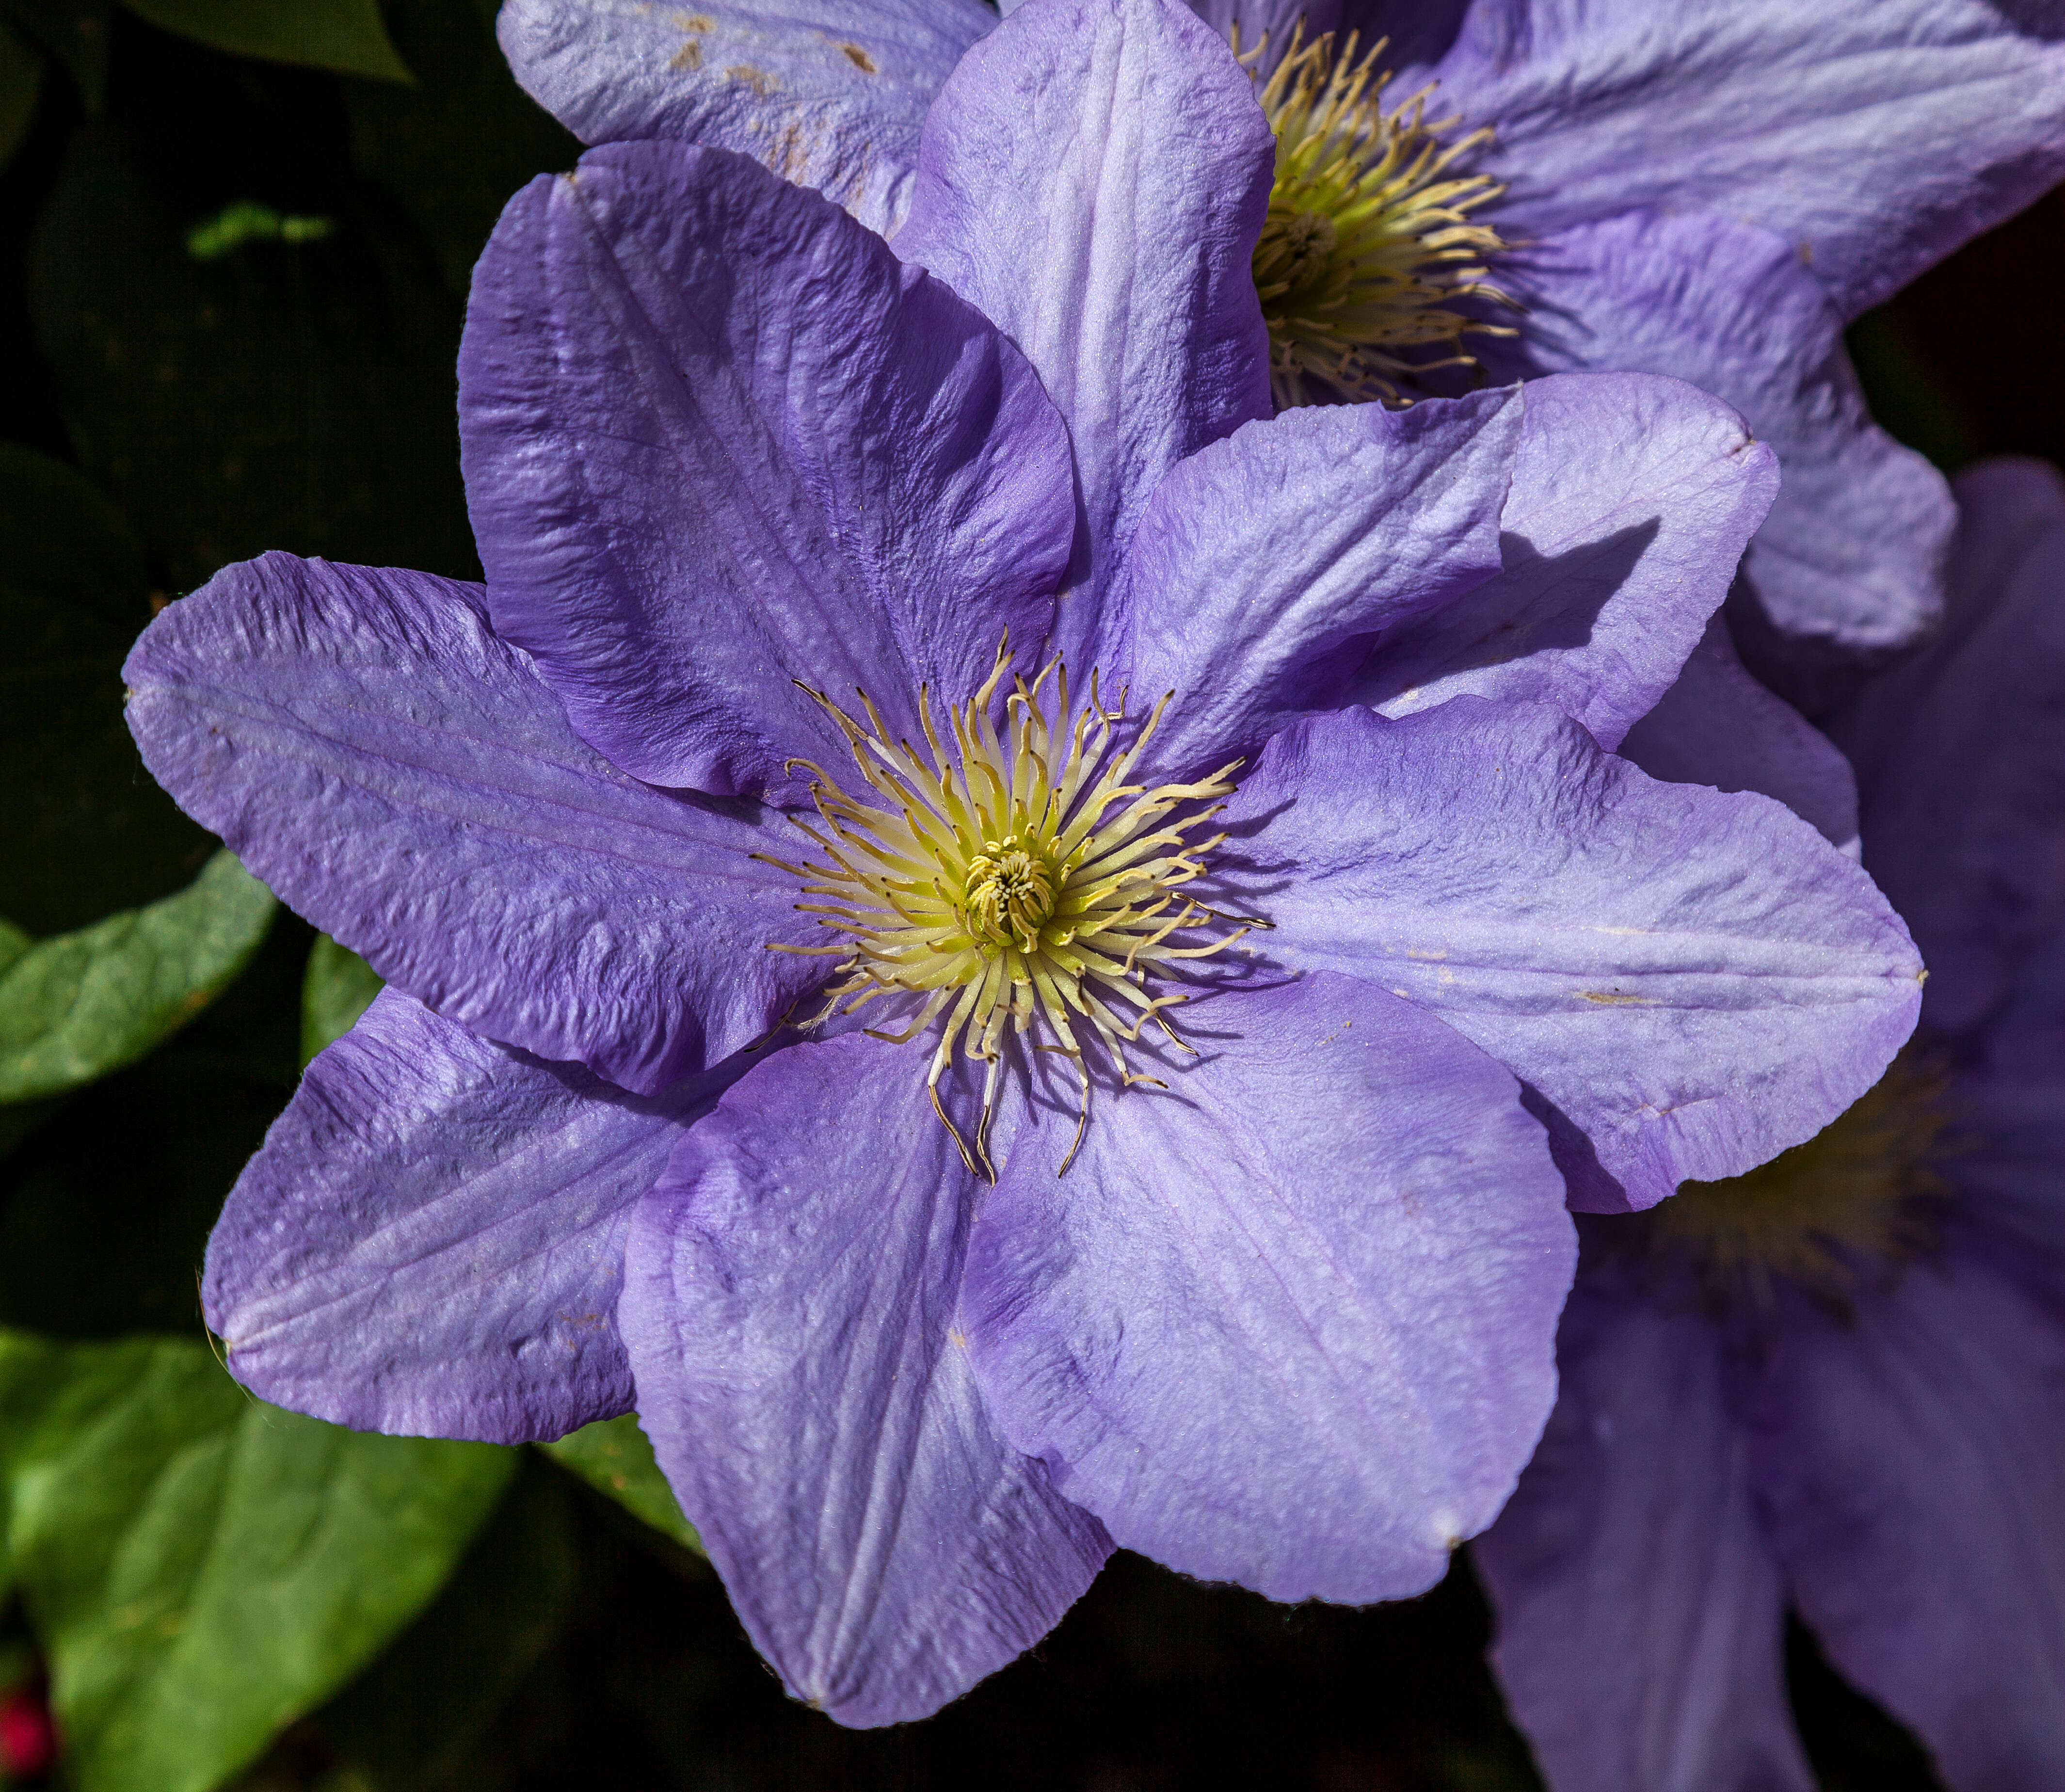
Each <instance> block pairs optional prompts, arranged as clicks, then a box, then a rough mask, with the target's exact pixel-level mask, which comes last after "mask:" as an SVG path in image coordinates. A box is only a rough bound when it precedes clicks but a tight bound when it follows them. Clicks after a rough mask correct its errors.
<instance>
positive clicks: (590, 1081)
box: [203, 989, 738, 1443]
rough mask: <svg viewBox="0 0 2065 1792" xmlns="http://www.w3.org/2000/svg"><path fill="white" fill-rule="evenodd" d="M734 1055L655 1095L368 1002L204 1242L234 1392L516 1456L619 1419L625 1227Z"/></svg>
mask: <svg viewBox="0 0 2065 1792" xmlns="http://www.w3.org/2000/svg"><path fill="white" fill-rule="evenodd" d="M737 1074H738V1060H736V1059H733V1060H732V1061H731V1062H730V1063H729V1064H728V1065H726V1066H724V1067H722V1068H721V1069H720V1070H717V1071H715V1072H713V1073H710V1074H708V1075H705V1076H704V1077H701V1078H696V1079H694V1080H693V1081H691V1082H685V1083H681V1084H678V1085H677V1086H675V1087H674V1088H673V1089H672V1090H669V1092H668V1093H667V1094H665V1095H664V1096H661V1097H660V1098H657V1099H655V1100H641V1099H640V1098H636V1097H634V1096H631V1095H627V1094H624V1091H623V1090H620V1089H616V1088H613V1087H612V1086H610V1085H609V1084H608V1083H606V1082H601V1081H600V1079H598V1078H596V1077H593V1076H592V1075H590V1074H588V1072H586V1071H584V1070H580V1069H579V1068H577V1067H576V1066H571V1065H552V1064H544V1063H541V1062H539V1060H537V1059H535V1058H531V1057H530V1056H528V1055H527V1054H523V1053H519V1052H511V1051H510V1050H507V1049H506V1048H505V1047H503V1046H493V1045H490V1044H489V1043H488V1042H487V1041H485V1040H483V1039H479V1038H475V1037H474V1035H473V1034H470V1033H468V1032H467V1030H466V1029H464V1028H463V1027H460V1026H455V1025H453V1024H452V1023H451V1021H442V1020H439V1019H438V1017H437V1016H436V1015H434V1014H433V1013H430V1010H429V1009H426V1008H425V1007H424V1006H423V1005H422V1003H420V1002H418V1001H414V1000H412V999H411V998H410V997H407V996H404V995H402V994H400V993H398V992H397V991H394V990H391V989H390V990H387V991H385V992H383V993H382V994H381V995H380V997H378V999H377V1000H376V1001H374V1005H373V1006H372V1007H371V1008H370V1009H368V1010H367V1011H366V1014H365V1015H364V1016H363V1017H362V1018H361V1020H360V1021H359V1022H358V1025H356V1026H354V1028H353V1029H352V1030H351V1031H350V1033H348V1034H346V1035H345V1037H344V1038H341V1039H340V1040H339V1041H337V1043H336V1044H335V1045H333V1046H331V1047H329V1050H326V1051H325V1052H323V1053H321V1054H320V1055H319V1056H318V1057H317V1058H316V1060H315V1062H313V1064H311V1065H310V1066H309V1069H308V1074H306V1075H305V1077H304V1078H302V1079H301V1088H300V1090H298V1091H297V1093H296V1094H295V1096H294V1098H293V1102H290V1103H289V1106H288V1108H287V1110H286V1112H285V1113H284V1114H281V1116H280V1118H278V1119H277V1121H275V1122H274V1123H273V1130H272V1131H271V1132H270V1133H269V1134H268V1135H266V1139H265V1148H264V1149H263V1150H262V1151H260V1152H259V1154H258V1155H257V1156H256V1157H255V1158H253V1159H252V1160H251V1162H250V1163H249V1166H248V1167H246V1168H245V1170H244V1174H243V1175H241V1176H240V1177H239V1178H238V1179H237V1183H236V1187H235V1188H234V1189H233V1190H232V1191H231V1192H230V1196H229V1204H228V1207H225V1208H224V1211H223V1216H222V1219H221V1221H220V1224H218V1225H217V1226H216V1229H215V1236H213V1237H212V1238H211V1239H210V1240H208V1271H207V1276H206V1280H205V1283H204V1293H203V1305H204V1307H205V1308H206V1310H207V1313H208V1325H209V1326H210V1328H211V1329H213V1330H214V1331H216V1333H219V1334H220V1336H221V1337H222V1339H223V1341H224V1344H225V1345H226V1346H227V1347H228V1355H229V1365H230V1367H231V1369H232V1370H234V1371H235V1373H236V1378H237V1379H238V1380H239V1381H241V1382H243V1383H244V1385H245V1386H246V1387H248V1388H249V1389H250V1390H252V1391H253V1393H254V1394H259V1395H261V1396H262V1397H263V1398H265V1399H267V1400H270V1401H273V1402H275V1403H277V1405H280V1406H286V1407H289V1408H291V1409H292V1410H294V1411H296V1412H301V1413H312V1414H314V1415H315V1416H316V1417H317V1418H326V1419H329V1420H330V1421H331V1422H333V1423H335V1424H338V1425H348V1426H351V1427H353V1429H354V1430H361V1431H387V1432H392V1433H398V1434H403V1435H408V1436H423V1437H434V1438H482V1439H485V1440H486V1441H487V1442H494V1443H522V1442H526V1441H527V1440H529V1439H531V1438H556V1437H560V1436H562V1435H564V1434H565V1433H567V1432H568V1431H572V1430H576V1428H577V1427H579V1426H583V1425H585V1424H587V1423H588V1422H589V1421H590V1420H591V1419H596V1418H610V1417H612V1416H613V1415H614V1414H618V1413H621V1412H624V1411H626V1410H628V1409H629V1407H630V1405H631V1365H630V1363H629V1361H628V1360H627V1358H626V1357H625V1356H624V1346H623V1345H622V1343H621V1342H620V1341H619V1339H618V1337H617V1335H616V1317H615V1315H616V1296H617V1292H618V1290H619V1288H620V1286H621V1284H622V1278H623V1260H624V1230H625V1228H626V1227H627V1226H628V1224H629V1223H630V1218H631V1208H632V1203H634V1202H636V1200H637V1199H638V1198H639V1197H640V1196H641V1195H643V1194H645V1191H647V1190H648V1189H649V1188H650V1187H652V1186H653V1180H654V1179H655V1178H657V1176H658V1175H659V1174H660V1172H661V1170H662V1169H664V1168H665V1166H666V1162H667V1156H668V1154H669V1152H670V1151H672V1150H673V1147H674V1144H675V1142H676V1141H677V1139H679V1138H680V1137H681V1131H682V1129H683V1128H684V1127H687V1126H688V1125H689V1124H690V1123H692V1122H693V1120H694V1119H695V1118H697V1115H698V1114H701V1113H703V1112H705V1111H706V1110H708V1109H709V1107H710V1106H712V1105H713V1103H714V1102H715V1101H716V1098H717V1090H720V1089H721V1088H722V1087H723V1086H724V1085H725V1084H726V1083H728V1082H730V1081H731V1080H732V1078H733V1077H735V1076H736V1075H737Z"/></svg>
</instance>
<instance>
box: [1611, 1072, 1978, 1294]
mask: <svg viewBox="0 0 2065 1792" xmlns="http://www.w3.org/2000/svg"><path fill="white" fill-rule="evenodd" d="M1948 1080H1949V1079H1948V1078H1947V1077H1946V1074H1944V1072H1943V1071H1942V1069H1941V1068H1940V1067H1938V1066H1935V1065H1934V1064H1932V1063H1931V1062H1929V1061H1928V1060H1927V1059H1926V1058H1924V1057H1922V1056H1920V1055H1918V1054H1916V1053H1915V1052H1914V1051H1913V1049H1912V1048H1910V1049H1909V1050H1907V1051H1904V1052H1902V1053H1901V1055H1900V1056H1899V1057H1898V1058H1896V1059H1895V1060H1894V1061H1893V1065H1892V1066H1891V1067H1890V1068H1889V1070H1887V1071H1886V1073H1885V1075H1884V1076H1883V1077H1882V1078H1880V1079H1879V1081H1878V1082H1877V1083H1876V1084H1875V1085H1874V1086H1873V1087H1872V1088H1870V1089H1869V1090H1866V1091H1865V1094H1863V1095H1862V1096H1861V1097H1860V1098H1858V1099H1857V1101H1856V1102H1853V1103H1852V1104H1851V1106H1849V1108H1848V1109H1847V1110H1845V1112H1844V1113H1842V1114H1839V1115H1838V1116H1837V1118H1835V1119H1834V1120H1833V1121H1831V1122H1830V1123H1829V1125H1827V1126H1826V1127H1823V1128H1822V1129H1821V1131H1820V1132H1818V1133H1816V1135H1814V1136H1813V1137H1812V1139H1808V1141H1807V1142H1806V1143H1805V1144H1804V1145H1796V1146H1794V1147H1792V1150H1790V1151H1784V1152H1781V1153H1780V1155H1778V1156H1776V1157H1775V1158H1773V1159H1772V1160H1771V1161H1770V1162H1769V1163H1765V1164H1761V1165H1760V1166H1759V1167H1757V1168H1756V1169H1754V1170H1752V1171H1748V1172H1746V1173H1745V1174H1744V1175H1740V1176H1731V1177H1729V1178H1728V1179H1726V1180H1725V1181H1722V1182H1711V1183H1699V1182H1688V1183H1686V1184H1685V1185H1684V1186H1683V1187H1682V1188H1681V1189H1679V1191H1678V1193H1677V1194H1675V1195H1673V1196H1672V1197H1671V1199H1669V1200H1667V1201H1665V1202H1663V1203H1660V1204H1659V1206H1657V1207H1653V1208H1651V1210H1650V1211H1649V1212H1647V1213H1644V1214H1642V1215H1639V1216H1637V1218H1636V1219H1635V1220H1634V1221H1632V1222H1614V1228H1615V1230H1616V1232H1618V1230H1619V1229H1620V1228H1622V1227H1623V1226H1625V1227H1626V1228H1627V1237H1628V1239H1629V1240H1630V1242H1639V1244H1641V1245H1642V1246H1643V1247H1644V1248H1645V1249H1646V1250H1647V1252H1648V1254H1650V1255H1651V1256H1652V1257H1654V1258H1656V1259H1659V1260H1676V1261H1679V1262H1683V1263H1687V1264H1690V1265H1691V1267H1692V1268H1694V1269H1695V1272H1697V1274H1698V1275H1699V1279H1700V1281H1701V1284H1702V1285H1703V1291H1704V1293H1705V1295H1706V1296H1707V1299H1708V1300H1709V1301H1710V1302H1711V1303H1713V1304H1715V1305H1726V1306H1738V1305H1748V1306H1749V1307H1752V1308H1755V1309H1768V1308H1769V1307H1770V1305H1772V1302H1773V1301H1774V1300H1775V1299H1776V1295H1777V1291H1778V1288H1779V1285H1780V1284H1782V1283H1790V1284H1793V1285H1794V1286H1796V1287H1799V1288H1804V1289H1806V1290H1807V1291H1808V1292H1809V1293H1811V1294H1812V1295H1814V1296H1816V1298H1817V1299H1819V1300H1821V1301H1823V1302H1824V1303H1825V1304H1828V1305H1833V1306H1836V1307H1838V1308H1840V1307H1841V1306H1843V1305H1845V1304H1846V1303H1847V1301H1848V1300H1849V1296H1850V1294H1851V1293H1852V1292H1853V1289H1854V1288H1855V1287H1856V1285H1857V1280H1858V1277H1859V1276H1860V1275H1861V1274H1865V1273H1869V1272H1872V1271H1873V1269H1875V1268H1885V1267H1887V1266H1889V1265H1893V1264H1898V1263H1900V1262H1901V1261H1903V1260H1905V1259H1907V1258H1909V1257H1912V1256H1918V1255H1920V1254H1922V1252H1926V1251H1928V1250H1930V1248H1933V1247H1934V1243H1935V1228H1934V1216H1935V1213H1936V1212H1937V1211H1938V1209H1939V1208H1940V1207H1942V1203H1944V1201H1945V1200H1946V1199H1948V1197H1949V1195H1950V1185H1949V1183H1946V1181H1945V1180H1944V1179H1943V1177H1942V1175H1941V1173H1940V1172H1939V1171H1938V1168H1937V1167H1936V1166H1937V1165H1938V1163H1941V1162H1942V1159H1944V1157H1945V1156H1946V1155H1947V1147H1946V1133H1947V1132H1948V1131H1949V1129H1950V1127H1951V1125H1952V1123H1953V1121H1954V1118H1955V1116H1954V1114H1953V1113H1952V1111H1951V1109H1950V1104H1949V1102H1948V1100H1947V1090H1948ZM1606 1236H1613V1235H1612V1234H1607V1235H1606Z"/></svg>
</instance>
